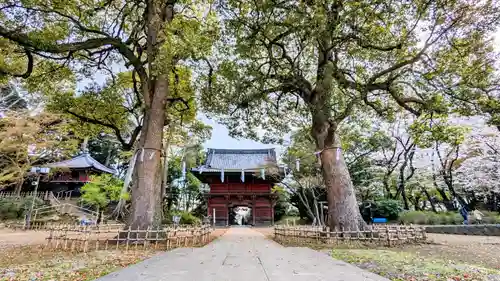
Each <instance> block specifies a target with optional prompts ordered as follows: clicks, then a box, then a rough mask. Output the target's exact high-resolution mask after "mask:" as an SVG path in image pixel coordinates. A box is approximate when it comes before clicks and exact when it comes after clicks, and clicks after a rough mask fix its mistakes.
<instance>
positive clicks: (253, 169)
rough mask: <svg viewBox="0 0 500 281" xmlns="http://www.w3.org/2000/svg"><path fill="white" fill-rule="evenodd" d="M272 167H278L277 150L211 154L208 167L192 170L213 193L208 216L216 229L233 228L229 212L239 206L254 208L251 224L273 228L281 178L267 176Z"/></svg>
mask: <svg viewBox="0 0 500 281" xmlns="http://www.w3.org/2000/svg"><path fill="white" fill-rule="evenodd" d="M270 164H271V165H272V164H274V165H275V166H276V154H275V152H274V149H259V150H229V149H209V150H208V155H207V161H206V162H205V164H204V165H203V166H200V167H198V168H196V169H192V170H193V172H195V175H196V176H197V177H198V178H199V179H200V180H201V181H202V182H204V183H207V184H208V185H209V186H210V191H209V192H208V193H206V194H205V196H206V198H207V204H208V206H207V207H208V216H209V217H211V219H212V221H215V224H216V225H230V224H232V223H233V222H232V221H231V220H230V217H231V213H230V212H231V209H232V208H233V207H238V206H245V207H249V208H251V221H250V222H249V223H250V224H252V225H263V224H264V225H268V224H274V205H275V203H276V199H277V196H276V194H274V192H273V191H272V187H273V185H274V183H276V182H279V181H281V179H282V175H281V174H279V175H267V176H266V175H265V174H266V168H264V167H269V165H270ZM276 167H277V166H276ZM262 169H264V174H262ZM278 170H279V169H278Z"/></svg>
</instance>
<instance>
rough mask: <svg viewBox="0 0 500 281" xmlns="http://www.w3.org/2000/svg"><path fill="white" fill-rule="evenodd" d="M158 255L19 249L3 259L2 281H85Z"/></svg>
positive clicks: (8, 253) (152, 252)
mask: <svg viewBox="0 0 500 281" xmlns="http://www.w3.org/2000/svg"><path fill="white" fill-rule="evenodd" d="M156 253H157V251H153V250H151V251H137V252H134V251H127V252H125V251H120V250H118V251H116V250H110V251H95V252H89V253H71V252H67V251H66V252H65V251H49V250H44V251H42V250H41V248H40V247H33V246H31V247H28V246H25V247H17V248H11V249H8V250H5V251H3V252H2V255H1V256H0V280H1V281H7V280H9V281H11V280H15V281H24V280H26V281H42V280H45V281H49V280H57V281H84V280H89V281H90V280H95V279H96V278H98V277H101V276H104V275H106V274H108V273H111V272H113V271H116V270H118V269H120V268H123V267H126V266H128V265H132V264H135V263H137V262H139V261H142V260H144V259H146V258H149V257H151V256H153V255H155V254H156Z"/></svg>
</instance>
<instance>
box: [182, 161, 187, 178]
mask: <svg viewBox="0 0 500 281" xmlns="http://www.w3.org/2000/svg"><path fill="white" fill-rule="evenodd" d="M182 180H183V181H184V180H186V161H182Z"/></svg>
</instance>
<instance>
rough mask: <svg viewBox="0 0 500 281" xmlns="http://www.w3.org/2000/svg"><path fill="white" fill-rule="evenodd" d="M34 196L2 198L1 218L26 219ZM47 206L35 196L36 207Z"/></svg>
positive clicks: (0, 202)
mask: <svg viewBox="0 0 500 281" xmlns="http://www.w3.org/2000/svg"><path fill="white" fill-rule="evenodd" d="M32 202H33V197H25V198H21V199H18V198H2V199H0V220H15V219H24V216H25V215H26V214H27V213H28V212H29V210H30V208H31V204H32ZM44 206H46V204H45V202H44V201H43V200H41V199H39V198H35V205H34V209H37V208H41V207H44Z"/></svg>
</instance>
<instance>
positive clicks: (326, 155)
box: [312, 114, 366, 231]
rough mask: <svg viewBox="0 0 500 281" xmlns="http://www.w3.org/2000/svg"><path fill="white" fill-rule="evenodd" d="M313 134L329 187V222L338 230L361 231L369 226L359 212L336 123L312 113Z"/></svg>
mask: <svg viewBox="0 0 500 281" xmlns="http://www.w3.org/2000/svg"><path fill="white" fill-rule="evenodd" d="M312 136H313V137H314V139H315V140H316V146H317V148H318V150H320V151H322V152H321V153H320V159H321V171H322V174H323V180H324V182H325V187H326V190H327V201H328V225H329V227H330V228H331V229H332V230H333V229H338V230H342V229H343V230H353V231H356V230H360V229H364V228H365V227H366V223H365V221H364V220H363V218H362V216H361V213H360V211H359V207H358V202H357V200H356V194H355V192H354V186H353V184H352V181H351V177H350V175H349V170H348V169H347V165H346V162H345V160H344V157H343V156H342V150H341V148H340V137H339V135H338V132H337V127H336V124H334V125H332V124H330V123H329V121H328V120H327V119H326V118H324V115H323V116H322V115H321V114H317V115H316V116H313V130H312Z"/></svg>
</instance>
